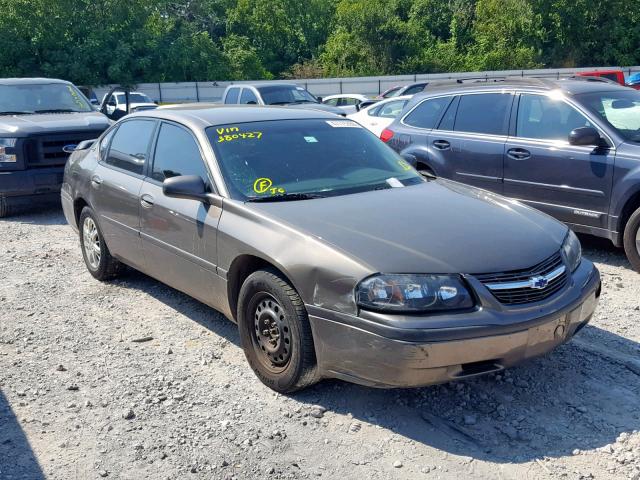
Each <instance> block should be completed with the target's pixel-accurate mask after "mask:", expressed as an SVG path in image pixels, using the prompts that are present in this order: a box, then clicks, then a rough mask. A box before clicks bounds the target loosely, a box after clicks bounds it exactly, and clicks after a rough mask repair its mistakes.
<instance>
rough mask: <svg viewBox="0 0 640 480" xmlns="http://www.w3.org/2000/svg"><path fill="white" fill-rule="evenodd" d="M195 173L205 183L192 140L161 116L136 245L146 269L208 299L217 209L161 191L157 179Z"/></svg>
mask: <svg viewBox="0 0 640 480" xmlns="http://www.w3.org/2000/svg"><path fill="white" fill-rule="evenodd" d="M179 175H199V176H200V177H202V179H203V180H204V181H205V183H206V184H208V185H211V181H210V179H209V173H208V170H207V167H206V166H205V163H204V161H203V156H202V153H201V151H200V148H199V146H198V142H197V141H196V139H195V138H194V136H193V135H192V134H191V132H190V131H189V130H188V129H186V128H185V127H183V126H180V125H177V124H173V123H168V122H163V123H162V124H161V126H160V130H159V132H158V138H157V141H156V146H155V151H154V155H153V162H152V165H151V167H150V169H149V174H148V176H147V178H145V180H144V182H143V184H142V189H141V191H140V205H141V209H140V218H141V232H142V246H143V251H144V257H145V263H146V265H147V268H146V271H147V273H149V275H151V276H153V277H155V278H157V279H158V280H161V281H162V282H164V283H166V284H168V285H170V286H172V287H174V288H177V289H178V290H181V291H183V292H186V293H188V294H189V295H191V296H193V297H195V298H197V299H198V300H200V301H202V302H205V303H208V304H209V305H220V304H222V303H221V302H220V301H219V300H218V299H216V298H215V296H216V295H219V294H220V292H217V293H216V291H215V289H214V285H216V284H217V282H216V280H217V279H216V278H215V276H216V261H217V258H216V241H217V231H218V220H219V219H220V215H221V213H222V210H221V209H220V208H218V207H215V206H213V205H205V204H204V203H202V202H199V201H195V200H185V199H180V198H170V197H166V196H165V195H164V194H163V193H162V182H163V181H164V180H165V179H167V178H170V177H175V176H179Z"/></svg>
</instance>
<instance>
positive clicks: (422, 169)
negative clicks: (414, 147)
mask: <svg viewBox="0 0 640 480" xmlns="http://www.w3.org/2000/svg"><path fill="white" fill-rule="evenodd" d="M416 170H418V173H419V174H420V175H422V176H423V177H435V176H436V174H435V173H433V170H431V168H430V167H427V166H426V165H424V164H423V163H418V165H417V166H416Z"/></svg>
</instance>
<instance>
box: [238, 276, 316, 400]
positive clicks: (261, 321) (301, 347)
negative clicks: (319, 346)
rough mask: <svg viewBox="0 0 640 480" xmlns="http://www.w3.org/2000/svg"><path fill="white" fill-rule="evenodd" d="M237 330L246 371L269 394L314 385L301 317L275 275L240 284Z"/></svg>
mask: <svg viewBox="0 0 640 480" xmlns="http://www.w3.org/2000/svg"><path fill="white" fill-rule="evenodd" d="M238 328H239V330H240V341H241V343H242V348H243V350H244V353H245V356H246V358H247V361H248V362H249V365H250V366H251V368H252V370H253V371H254V373H255V374H256V376H257V377H258V378H259V379H260V380H261V381H262V383H264V384H265V385H266V386H268V387H269V388H271V389H272V390H275V391H277V392H280V393H291V392H295V391H297V390H301V389H303V388H305V387H308V386H310V385H312V384H313V383H315V382H317V381H318V380H319V378H318V373H317V365H316V356H315V349H314V345H313V337H312V334H311V326H310V325H309V319H308V317H307V311H306V310H305V308H304V304H303V302H302V299H301V298H300V296H299V295H298V293H297V292H296V291H295V290H294V288H293V287H292V286H291V284H290V283H289V282H288V281H287V280H286V279H285V278H284V277H283V276H282V275H281V274H280V273H279V272H277V271H274V270H259V271H257V272H255V273H252V274H251V275H249V277H248V278H247V279H246V280H245V282H244V283H243V285H242V288H241V289H240V295H239V298H238Z"/></svg>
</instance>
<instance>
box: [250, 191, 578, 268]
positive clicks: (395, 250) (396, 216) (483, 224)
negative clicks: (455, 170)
mask: <svg viewBox="0 0 640 480" xmlns="http://www.w3.org/2000/svg"><path fill="white" fill-rule="evenodd" d="M247 205H250V208H252V209H256V210H258V211H259V212H260V213H262V214H266V215H267V216H270V217H272V218H274V219H276V220H277V221H280V222H284V223H287V224H289V225H290V226H291V227H293V228H295V229H298V230H300V231H302V232H303V233H305V234H308V235H313V236H315V237H316V238H317V239H320V240H321V241H323V242H327V243H329V244H331V245H332V246H333V247H335V248H337V249H340V250H341V251H342V252H344V253H347V254H348V255H350V256H352V257H353V258H355V259H358V260H359V261H361V262H364V263H365V264H366V266H367V267H368V268H370V269H371V270H372V271H373V272H384V273H471V274H473V273H490V272H503V271H510V270H517V269H523V268H529V267H532V266H534V265H536V264H537V263H539V262H540V261H542V260H544V259H545V258H547V257H549V256H551V255H552V254H553V253H555V252H557V251H558V250H559V249H560V247H561V245H562V242H563V240H564V238H565V236H566V233H567V227H566V226H564V225H563V224H561V223H560V222H558V221H556V220H554V219H553V218H551V217H549V216H548V215H546V214H543V213H541V212H538V211H536V210H533V209H532V208H530V207H527V206H524V205H522V204H520V203H518V202H515V201H512V200H508V199H506V198H504V197H500V196H498V195H495V194H492V193H489V192H487V191H485V190H480V189H476V188H472V187H467V186H464V185H462V184H459V183H456V182H451V181H447V180H440V179H439V180H436V181H429V182H427V183H424V184H420V185H415V186H410V187H403V188H392V189H387V190H378V191H373V192H366V193H359V194H352V195H344V196H338V197H327V198H322V199H314V200H303V201H292V202H274V203H249V204H247ZM309 255H310V256H312V255H313V252H310V253H309Z"/></svg>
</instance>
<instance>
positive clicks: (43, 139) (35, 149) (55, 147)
mask: <svg viewBox="0 0 640 480" xmlns="http://www.w3.org/2000/svg"><path fill="white" fill-rule="evenodd" d="M101 134H102V130H99V131H89V132H70V133H58V134H53V135H39V136H34V137H31V138H29V139H28V140H27V142H26V145H25V154H26V159H27V166H28V167H31V168H34V167H36V168H37V167H56V166H62V165H64V164H65V163H66V162H67V159H68V158H69V154H68V153H65V152H63V151H62V148H63V147H64V146H65V145H77V144H78V143H80V142H82V141H83V140H92V139H94V138H98V137H99V136H100V135H101Z"/></svg>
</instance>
